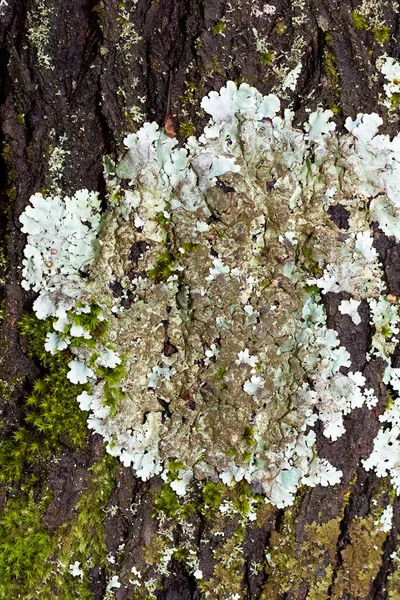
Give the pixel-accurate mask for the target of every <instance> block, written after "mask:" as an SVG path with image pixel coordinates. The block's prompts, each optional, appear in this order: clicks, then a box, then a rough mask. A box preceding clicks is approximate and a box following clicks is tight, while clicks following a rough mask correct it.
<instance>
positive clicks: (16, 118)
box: [14, 114, 25, 125]
mask: <svg viewBox="0 0 400 600" xmlns="http://www.w3.org/2000/svg"><path fill="white" fill-rule="evenodd" d="M14 121H16V122H17V123H18V124H19V125H24V124H25V115H24V114H19V115H14Z"/></svg>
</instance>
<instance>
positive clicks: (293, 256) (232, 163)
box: [22, 82, 400, 507]
mask: <svg viewBox="0 0 400 600" xmlns="http://www.w3.org/2000/svg"><path fill="white" fill-rule="evenodd" d="M202 108H203V109H204V110H205V111H206V112H207V113H209V114H210V115H211V117H212V119H211V120H210V123H209V124H208V126H207V127H206V128H205V130H204V133H203V134H202V135H201V136H200V137H199V139H198V140H196V139H195V138H194V137H189V139H188V141H187V143H186V145H185V147H183V148H179V147H176V146H177V141H176V140H174V139H171V138H169V137H168V136H167V135H166V134H165V133H164V132H163V131H160V130H159V128H158V126H157V125H156V124H154V123H153V124H150V123H147V124H145V125H144V126H143V128H142V129H140V130H139V132H138V133H137V134H130V135H128V136H127V138H126V139H125V145H126V147H127V149H128V150H127V152H126V154H125V156H124V157H123V158H122V160H121V161H120V162H119V163H118V164H117V165H114V164H113V163H112V161H108V163H107V169H106V170H107V174H108V179H109V186H110V201H111V208H110V210H109V211H108V212H107V213H106V214H105V215H104V217H103V220H102V225H101V228H100V230H99V235H98V244H97V248H98V256H97V257H96V256H95V254H93V260H91V261H90V263H91V268H90V276H89V277H88V278H85V279H83V278H82V277H80V274H79V268H80V267H79V265H75V264H74V265H72V266H73V270H72V272H71V273H70V274H69V277H71V276H73V277H74V281H73V282H72V283H73V285H72V286H71V282H68V285H67V284H66V283H67V282H65V281H63V275H62V270H63V269H64V267H61V270H60V273H57V274H56V277H55V279H52V277H50V278H49V274H48V273H47V274H46V277H45V278H44V280H41V282H40V283H38V287H37V289H40V288H41V290H42V291H41V298H42V300H41V301H36V304H35V308H36V310H38V309H41V310H42V312H41V313H40V316H41V317H44V316H53V317H54V316H55V317H57V321H56V324H55V332H56V333H57V334H61V336H60V340H59V339H58V338H57V339H53V338H51V339H49V340H48V342H47V343H48V345H49V348H50V349H51V351H53V352H57V349H58V348H59V344H61V343H63V342H64V341H65V340H66V338H71V337H74V340H75V341H74V344H73V345H71V352H72V353H73V354H74V355H75V356H74V360H73V361H71V363H70V372H69V374H68V376H69V378H70V379H71V380H72V379H74V380H75V379H76V380H77V381H80V382H83V381H84V382H85V383H86V382H89V383H91V386H92V387H91V391H90V393H86V395H84V397H83V396H82V395H80V397H79V402H80V404H81V405H82V408H84V409H86V410H88V409H90V410H91V415H90V416H89V420H88V424H89V427H90V428H91V429H93V430H94V431H96V432H98V433H100V434H101V435H102V436H103V438H104V439H105V441H106V442H107V448H108V451H109V452H110V453H111V454H114V455H118V456H120V457H121V460H122V462H123V464H124V465H126V466H129V465H132V467H133V469H134V470H135V472H136V474H137V475H138V476H139V477H141V478H142V479H147V478H149V477H151V476H152V475H153V474H156V473H162V476H163V478H164V480H165V481H167V482H169V485H170V486H171V488H172V489H173V490H174V491H176V493H177V494H179V495H183V494H185V492H186V489H187V487H188V486H189V485H190V482H191V480H192V479H193V478H197V479H207V478H217V477H219V478H220V479H221V480H222V481H223V482H224V483H226V484H228V485H231V484H232V483H233V482H234V481H240V480H242V479H246V480H248V481H258V482H260V483H261V484H262V487H263V490H264V493H265V497H266V499H267V501H268V502H271V503H272V504H274V505H276V506H279V507H283V506H286V505H288V504H291V503H292V502H293V499H294V495H295V493H296V491H297V489H298V488H299V487H300V486H301V485H302V484H307V485H317V484H321V485H329V484H335V483H337V482H338V481H339V480H340V476H341V472H340V471H338V470H337V469H335V468H334V467H333V466H332V465H330V464H329V463H328V462H327V461H326V460H322V459H320V458H319V457H318V456H317V454H316V448H315V439H316V436H315V433H314V431H313V426H314V424H315V423H316V421H318V420H320V421H321V422H322V424H323V433H324V435H325V436H326V437H328V438H330V439H332V440H336V439H338V438H339V437H340V436H341V435H343V433H344V432H345V421H344V417H345V416H346V415H347V414H348V413H349V412H351V411H352V410H353V409H354V408H357V407H361V406H363V405H366V406H367V407H369V408H371V407H373V406H375V405H376V403H377V398H376V397H375V394H374V391H373V390H372V389H366V387H365V383H366V380H365V378H364V377H363V375H362V374H361V373H358V372H352V371H351V363H350V355H349V353H348V352H347V350H346V349H345V348H344V347H342V346H340V342H339V339H338V336H337V334H336V332H335V331H333V330H331V329H329V328H327V326H326V315H325V310H324V306H323V304H322V303H321V301H320V296H319V293H318V290H320V293H322V294H326V293H327V292H328V291H333V292H336V293H337V292H341V291H346V292H349V293H350V294H351V295H352V296H353V299H354V301H356V302H360V301H361V300H363V299H365V300H367V302H369V306H370V308H371V311H372V313H373V315H375V316H376V315H377V314H378V312H379V311H380V309H379V310H378V308H376V306H378V304H379V302H380V304H379V306H380V305H381V304H382V302H384V300H382V299H381V300H379V302H378V304H377V305H376V306H375V304H374V302H377V300H376V299H377V298H379V297H380V295H381V293H382V291H383V286H384V284H383V281H382V278H381V269H380V265H379V261H378V257H377V253H376V251H375V250H374V249H373V248H372V237H371V235H370V220H372V219H373V218H375V219H377V220H378V221H379V222H380V224H381V227H382V229H383V230H384V231H386V232H389V231H390V232H391V231H392V229H394V228H396V226H397V224H398V219H399V215H398V212H399V208H398V196H399V195H400V192H399V191H398V189H397V185H398V184H397V183H396V182H397V178H396V175H397V164H398V162H397V154H398V150H397V147H398V140H397V138H395V139H394V140H393V141H391V140H390V139H389V138H388V137H387V136H378V135H375V134H376V130H377V127H378V126H379V125H380V123H381V119H380V118H379V117H378V115H374V114H373V115H358V116H357V118H356V119H355V120H354V121H353V120H351V119H347V121H346V128H347V129H348V131H349V133H348V134H346V135H342V136H338V135H336V134H335V133H334V129H335V124H334V123H332V122H331V120H330V119H331V117H332V111H323V110H322V109H317V111H315V112H314V113H312V114H311V115H310V117H309V120H308V122H307V123H306V124H305V126H304V129H305V132H304V131H300V130H298V129H295V128H294V127H293V124H292V119H293V113H291V112H290V111H288V110H286V111H285V113H284V117H283V118H282V117H280V116H278V112H279V109H280V102H279V99H278V98H277V97H276V96H274V95H272V94H270V95H269V96H265V97H262V96H261V94H259V93H258V92H257V91H256V90H255V89H254V88H250V87H249V86H248V85H246V84H242V85H241V86H240V87H239V89H238V88H237V87H236V86H235V84H234V83H233V82H228V84H227V86H226V87H224V88H222V89H221V91H220V93H217V92H211V93H210V94H209V96H208V97H206V98H204V99H203V101H202ZM126 180H127V181H128V182H130V185H126V184H125V181H126ZM80 193H81V194H82V193H83V192H80ZM86 194H87V192H86ZM371 198H372V200H371ZM53 201H54V200H53V199H48V202H50V203H51V202H53ZM58 202H60V200H59V199H58ZM337 203H341V204H343V205H344V206H345V207H346V208H347V210H348V211H349V223H350V231H349V235H348V236H347V237H346V238H345V239H344V240H343V239H342V238H341V237H340V236H339V231H338V229H337V228H336V227H335V226H334V225H333V224H332V223H331V221H330V220H329V218H328V216H327V214H326V211H327V209H328V208H329V207H330V206H331V205H332V204H333V205H334V204H337ZM368 205H370V207H369V208H368ZM360 206H361V207H364V210H362V211H360ZM29 210H31V209H27V211H28V212H29ZM160 215H161V216H162V218H160ZM96 218H97V215H96ZM24 219H26V216H24V217H22V220H24ZM95 231H96V228H95ZM38 243H39V242H38ZM67 260H68V259H67ZM67 272H68V267H67ZM51 275H52V274H51ZM52 282H53V283H52ZM266 282H268V285H266ZM115 285H117V288H118V289H119V290H120V291H119V293H118V294H115V293H113V287H115ZM118 296H119V297H118ZM54 298H56V301H55V299H54ZM43 299H45V300H46V305H45V309H44V307H43ZM74 299H75V301H76V299H78V300H79V302H80V304H79V305H78V306H76V307H75V308H74V306H73V305H74ZM93 303H95V305H96V306H98V307H99V310H100V314H101V319H103V320H104V321H105V322H107V324H108V329H107V331H106V332H105V333H104V335H103V336H102V337H101V339H100V340H99V342H98V345H97V346H96V343H94V344H92V343H91V344H88V343H87V342H86V341H85V339H84V335H83V333H84V331H83V329H82V331H81V330H79V333H78V332H77V331H76V330H75V329H73V323H74V319H76V318H77V317H80V316H82V315H84V314H85V312H88V311H89V312H90V310H91V309H90V306H91V305H93ZM46 307H47V308H46ZM46 311H47V313H46ZM61 313H62V314H61ZM375 316H374V317H373V318H375ZM76 325H80V323H76ZM392 325H393V324H392ZM73 334H74V335H73ZM395 334H396V332H395V331H394V330H393V331H391V333H390V334H389V335H388V336H386V337H385V342H384V346H382V344H381V346H378V345H377V343H375V342H374V343H373V347H372V352H373V353H377V352H379V351H380V352H381V354H380V355H382V354H383V355H384V356H385V360H386V361H389V360H390V354H391V352H392V349H393V340H392V339H391V336H392V335H395ZM386 338H387V339H386ZM374 339H375V338H374ZM80 340H81V341H80ZM69 341H70V340H68V343H69ZM88 341H90V339H89V340H88ZM381 347H383V348H384V349H385V350H380V348H381ZM113 353H114V354H113ZM106 354H107V356H109V357H111V359H110V360H111V363H112V364H111V363H108V364H109V366H108V367H107V372H105V371H104V366H101V365H100V364H99V362H98V360H99V356H102V355H106ZM112 357H114V358H115V357H117V358H118V359H119V357H124V364H123V365H120V366H123V369H122V370H121V371H120V370H119V368H118V365H117V361H116V360H113V359H112ZM342 367H346V368H350V371H349V373H348V374H347V375H345V374H343V373H342V372H341V370H342V369H341V368H342ZM388 367H389V364H388ZM221 374H222V381H221ZM108 378H111V379H112V382H113V383H112V385H113V386H114V387H113V388H112V389H113V390H115V389H116V382H117V381H118V382H119V388H120V394H119V395H118V396H116V395H115V391H113V392H111V391H110V392H107V390H108V388H107V385H109V383H108V381H109V379H108ZM392 379H394V374H392V373H391V372H389V371H387V381H391V380H392ZM110 394H111V400H108V399H107V397H108V396H110ZM249 428H251V429H252V435H251V438H249V436H248V434H247V433H246V432H248V431H249ZM171 459H172V460H175V461H177V463H176V462H175V463H174V464H179V467H176V468H174V469H173V477H172V476H171V470H170V464H171V463H170V461H171Z"/></svg>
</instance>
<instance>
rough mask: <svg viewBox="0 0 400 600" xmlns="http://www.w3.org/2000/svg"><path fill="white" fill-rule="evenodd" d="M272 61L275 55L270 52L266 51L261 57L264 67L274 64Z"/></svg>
mask: <svg viewBox="0 0 400 600" xmlns="http://www.w3.org/2000/svg"><path fill="white" fill-rule="evenodd" d="M274 59H275V54H274V52H272V51H271V50H267V51H266V52H263V53H262V55H261V61H262V64H263V65H264V66H266V65H270V64H272V63H273V62H274Z"/></svg>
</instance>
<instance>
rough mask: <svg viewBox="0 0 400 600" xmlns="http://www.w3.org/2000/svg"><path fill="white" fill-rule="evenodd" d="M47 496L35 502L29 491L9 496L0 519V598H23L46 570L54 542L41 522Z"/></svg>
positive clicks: (39, 580) (40, 580) (47, 570)
mask: <svg viewBox="0 0 400 600" xmlns="http://www.w3.org/2000/svg"><path fill="white" fill-rule="evenodd" d="M48 500H49V497H47V498H46V499H43V500H42V501H41V502H40V503H39V504H37V503H35V502H34V500H33V494H32V493H29V494H24V495H21V496H19V497H18V498H13V499H10V500H9V501H8V503H7V505H6V507H5V509H4V512H3V514H2V516H1V518H0V597H1V598H22V597H24V598H26V597H27V595H26V594H27V593H28V592H29V591H31V590H32V589H35V588H36V585H37V584H38V583H41V582H42V581H43V579H45V578H46V577H47V575H48V573H49V570H50V567H49V564H48V562H47V561H48V559H49V557H50V556H51V554H52V553H53V551H54V544H53V543H52V540H51V538H50V536H49V534H48V532H47V531H46V530H45V528H44V527H43V525H42V522H41V515H42V512H43V509H44V508H45V506H46V504H47V503H48Z"/></svg>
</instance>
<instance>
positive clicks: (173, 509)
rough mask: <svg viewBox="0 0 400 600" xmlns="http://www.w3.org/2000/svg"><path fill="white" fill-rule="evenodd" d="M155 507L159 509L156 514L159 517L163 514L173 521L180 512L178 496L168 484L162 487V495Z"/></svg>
mask: <svg viewBox="0 0 400 600" xmlns="http://www.w3.org/2000/svg"><path fill="white" fill-rule="evenodd" d="M155 505H156V507H157V510H156V514H157V515H159V514H160V513H163V514H164V515H165V516H166V517H167V519H171V518H172V517H173V516H174V515H176V513H177V512H178V510H179V501H178V496H177V495H176V494H175V492H174V490H173V489H171V487H170V486H169V485H168V484H167V483H165V484H164V485H163V486H162V488H161V492H160V495H159V496H158V498H157V500H156V501H155Z"/></svg>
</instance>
